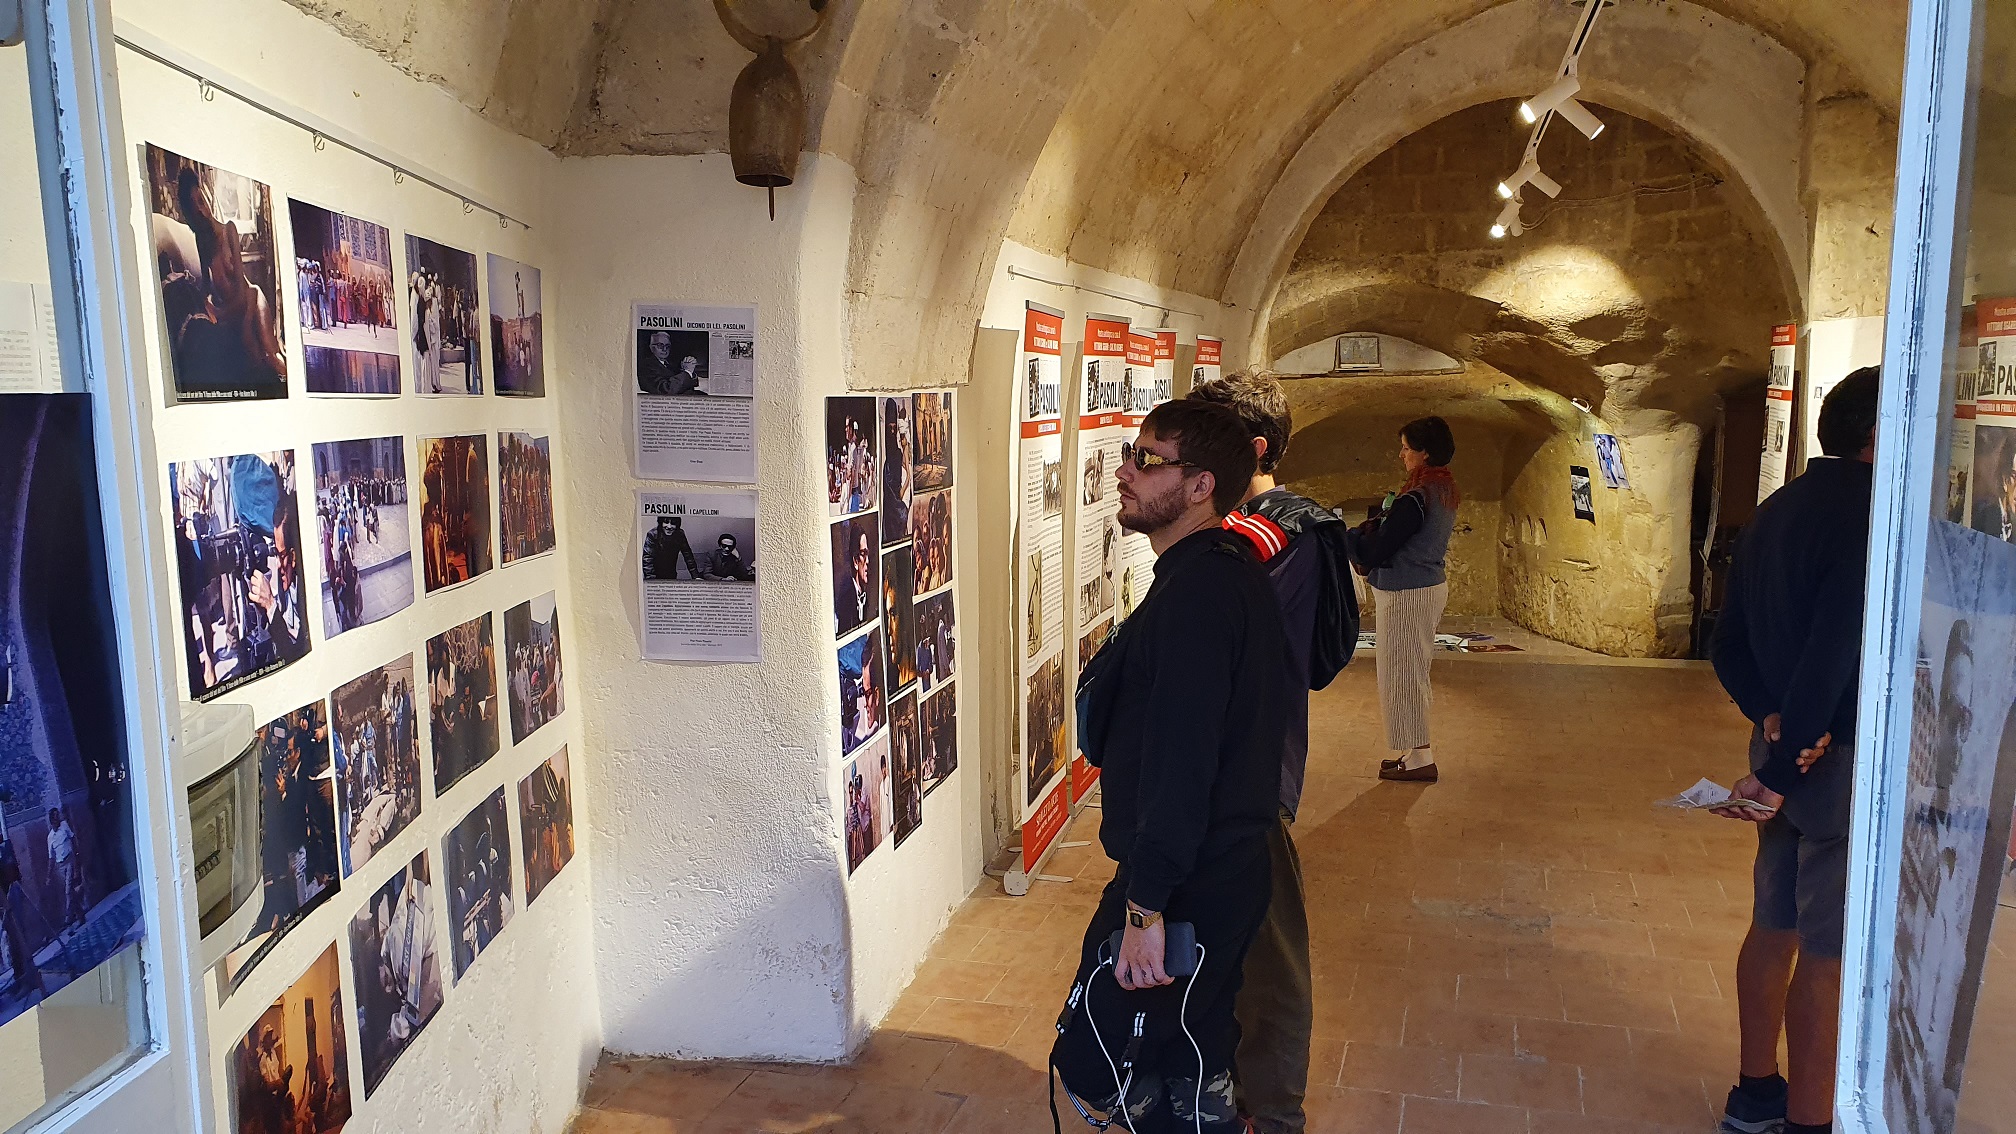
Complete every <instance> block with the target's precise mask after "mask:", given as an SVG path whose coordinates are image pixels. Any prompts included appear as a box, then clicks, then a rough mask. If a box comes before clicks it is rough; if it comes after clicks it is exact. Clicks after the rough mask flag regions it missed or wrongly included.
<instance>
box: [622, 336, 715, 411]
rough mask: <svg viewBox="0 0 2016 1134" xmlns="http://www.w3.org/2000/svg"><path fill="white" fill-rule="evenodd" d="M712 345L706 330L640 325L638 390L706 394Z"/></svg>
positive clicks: (662, 393) (658, 392) (659, 392)
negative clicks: (656, 327) (641, 327)
mask: <svg viewBox="0 0 2016 1134" xmlns="http://www.w3.org/2000/svg"><path fill="white" fill-rule="evenodd" d="M731 345H732V344H731ZM708 348H709V342H708V333H707V332H706V331H690V330H675V331H667V330H643V329H640V330H639V331H638V332H637V392H638V393H640V394H659V395H671V394H694V395H700V396H705V395H706V394H707V364H708V357H707V352H708Z"/></svg>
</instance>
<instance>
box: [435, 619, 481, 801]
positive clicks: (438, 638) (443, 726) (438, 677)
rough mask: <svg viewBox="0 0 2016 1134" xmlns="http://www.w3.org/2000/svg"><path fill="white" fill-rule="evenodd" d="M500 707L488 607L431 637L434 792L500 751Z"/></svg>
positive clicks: (458, 780) (440, 790)
mask: <svg viewBox="0 0 2016 1134" xmlns="http://www.w3.org/2000/svg"><path fill="white" fill-rule="evenodd" d="M497 710H498V704H497V657H496V651H495V647H494V645H493V639H492V637H491V634H490V615H489V613H488V612H487V611H486V612H485V613H483V614H480V615H478V616H476V617H475V618H472V619H470V620H469V621H467V622H464V623H463V624H462V625H460V626H456V627H452V628H450V629H447V630H443V631H442V632H441V633H439V634H437V635H435V636H434V637H432V638H429V639H427V712H428V720H429V724H430V725H431V727H430V729H429V730H428V731H429V735H430V737H431V738H432V739H433V743H434V794H435V795H440V794H441V793H442V792H445V791H447V790H448V789H449V788H451V787H453V786H455V784H456V783H458V782H460V780H461V779H462V777H463V776H466V775H468V774H469V773H471V772H473V771H475V770H476V769H477V768H479V767H481V766H482V765H483V762H484V761H485V760H488V759H489V758H490V757H492V756H495V755H496V754H497Z"/></svg>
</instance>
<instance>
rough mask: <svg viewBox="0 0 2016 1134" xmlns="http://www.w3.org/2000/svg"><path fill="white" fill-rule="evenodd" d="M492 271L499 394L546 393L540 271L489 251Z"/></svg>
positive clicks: (492, 357) (492, 317)
mask: <svg viewBox="0 0 2016 1134" xmlns="http://www.w3.org/2000/svg"><path fill="white" fill-rule="evenodd" d="M484 263H485V264H486V266H487V267H488V269H489V273H490V365H491V368H492V371H491V372H492V374H493V375H494V376H495V378H496V382H497V392H498V393H499V394H501V395H503V396H505V397H507V398H543V397H545V396H546V345H545V318H544V315H543V312H544V307H543V306H542V304H541V302H540V298H539V269H537V268H535V267H533V266H532V265H530V264H521V263H519V262H518V261H516V260H507V259H505V258H504V257H502V256H499V255H497V254H496V253H495V252H489V253H485V256H484Z"/></svg>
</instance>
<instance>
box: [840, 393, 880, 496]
mask: <svg viewBox="0 0 2016 1134" xmlns="http://www.w3.org/2000/svg"><path fill="white" fill-rule="evenodd" d="M875 433H876V430H875V399H874V398H827V399H826V505H827V513H828V514H829V515H834V516H851V515H853V514H854V513H856V512H865V511H868V510H869V509H871V508H873V507H875V502H876V499H877V497H879V496H880V494H881V491H882V487H881V484H880V482H879V481H878V479H877V478H876V475H875Z"/></svg>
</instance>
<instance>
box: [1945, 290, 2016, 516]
mask: <svg viewBox="0 0 2016 1134" xmlns="http://www.w3.org/2000/svg"><path fill="white" fill-rule="evenodd" d="M1974 313H1975V314H1974V318H1975V327H1976V332H1975V333H1976V337H1977V339H1978V341H1979V344H1980V345H1979V347H1978V349H1977V350H1976V352H1975V358H1976V364H1975V366H1976V369H1975V377H1974V381H1973V383H1972V384H1973V387H1974V419H1973V420H1974V429H1973V434H1974V436H1973V450H1974V475H1973V477H1972V478H1971V479H1972V481H1973V483H1972V485H1971V486H1970V488H1969V491H1968V497H1969V499H1970V500H1971V501H1972V503H1971V504H1970V505H1969V507H1968V509H1967V512H1968V517H1969V521H1968V526H1969V527H1971V528H1973V529H1974V530H1975V531H1977V532H1982V533H1985V534H1987V535H1990V536H1993V537H1995V538H1996V539H1999V540H2002V541H2003V542H2005V543H2016V299H1983V300H1980V301H1978V302H1977V303H1975V305H1974ZM2005 350H2006V351H2007V352H2008V354H2009V357H2008V358H2006V359H2005V358H2003V357H2002V354H2003V352H2004V351H2005ZM1956 432H1957V430H1956ZM1949 503H1950V499H1949Z"/></svg>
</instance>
